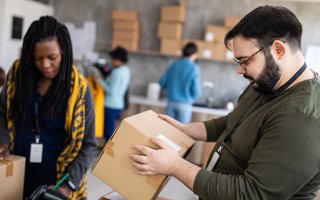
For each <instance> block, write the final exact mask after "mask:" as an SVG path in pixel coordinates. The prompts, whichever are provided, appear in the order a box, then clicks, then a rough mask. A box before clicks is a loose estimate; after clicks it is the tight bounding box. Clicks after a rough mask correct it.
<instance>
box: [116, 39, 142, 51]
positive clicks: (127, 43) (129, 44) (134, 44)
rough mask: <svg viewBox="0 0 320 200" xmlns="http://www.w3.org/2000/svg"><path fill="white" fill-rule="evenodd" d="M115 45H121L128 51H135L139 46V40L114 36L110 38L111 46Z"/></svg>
mask: <svg viewBox="0 0 320 200" xmlns="http://www.w3.org/2000/svg"><path fill="white" fill-rule="evenodd" d="M117 46H122V47H124V48H126V49H127V50H128V51H137V50H138V48H139V40H124V39H116V38H114V39H113V40H112V48H115V47H117Z"/></svg>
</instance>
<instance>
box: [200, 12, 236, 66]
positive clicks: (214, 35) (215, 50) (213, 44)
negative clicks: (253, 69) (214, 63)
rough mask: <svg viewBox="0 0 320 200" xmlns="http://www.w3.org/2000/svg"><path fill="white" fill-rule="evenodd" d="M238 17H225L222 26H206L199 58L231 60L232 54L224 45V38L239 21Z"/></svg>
mask: <svg viewBox="0 0 320 200" xmlns="http://www.w3.org/2000/svg"><path fill="white" fill-rule="evenodd" d="M240 19H241V18H240V17H235V16H227V17H225V19H224V26H219V25H207V26H206V30H205V39H204V40H205V41H206V44H205V48H204V49H203V50H202V55H201V57H203V58H211V59H213V60H222V61H223V60H232V58H233V52H231V51H230V50H228V49H227V48H226V47H225V45H224V37H225V35H226V34H227V32H228V31H229V30H230V29H231V28H232V27H233V26H234V25H236V24H237V23H238V22H239V21H240Z"/></svg>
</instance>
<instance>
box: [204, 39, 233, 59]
mask: <svg viewBox="0 0 320 200" xmlns="http://www.w3.org/2000/svg"><path fill="white" fill-rule="evenodd" d="M226 54H227V48H226V47H225V46H224V44H223V43H222V42H221V43H211V42H207V43H205V46H204V48H203V49H202V54H201V55H200V57H202V58H211V59H213V60H221V61H223V60H226V59H227V55H226Z"/></svg>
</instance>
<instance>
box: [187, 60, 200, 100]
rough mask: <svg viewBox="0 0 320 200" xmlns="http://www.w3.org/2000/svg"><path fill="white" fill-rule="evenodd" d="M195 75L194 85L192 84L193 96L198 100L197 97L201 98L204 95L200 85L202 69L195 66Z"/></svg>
mask: <svg viewBox="0 0 320 200" xmlns="http://www.w3.org/2000/svg"><path fill="white" fill-rule="evenodd" d="M194 70H195V75H194V77H193V80H192V84H191V92H190V93H191V95H192V98H193V99H196V98H197V97H199V96H200V95H201V93H202V91H201V84H200V77H201V75H200V68H199V66H198V65H196V66H195V69H194Z"/></svg>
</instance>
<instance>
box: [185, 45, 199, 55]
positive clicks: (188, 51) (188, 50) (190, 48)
mask: <svg viewBox="0 0 320 200" xmlns="http://www.w3.org/2000/svg"><path fill="white" fill-rule="evenodd" d="M197 51H198V47H197V45H196V44H195V43H193V42H189V43H187V44H186V45H185V46H184V47H183V49H182V57H190V56H191V55H193V54H195V53H197Z"/></svg>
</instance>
